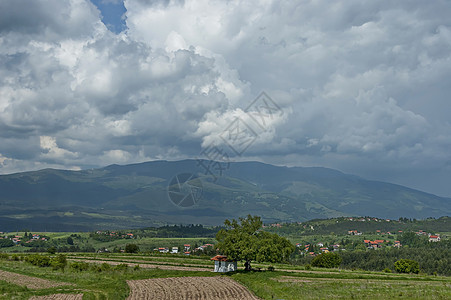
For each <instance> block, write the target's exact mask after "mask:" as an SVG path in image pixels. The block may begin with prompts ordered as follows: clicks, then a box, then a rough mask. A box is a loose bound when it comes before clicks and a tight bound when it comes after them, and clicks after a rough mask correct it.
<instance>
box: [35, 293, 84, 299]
mask: <svg viewBox="0 0 451 300" xmlns="http://www.w3.org/2000/svg"><path fill="white" fill-rule="evenodd" d="M82 299H83V294H54V295H48V296H34V297H31V298H30V299H29V300H82Z"/></svg>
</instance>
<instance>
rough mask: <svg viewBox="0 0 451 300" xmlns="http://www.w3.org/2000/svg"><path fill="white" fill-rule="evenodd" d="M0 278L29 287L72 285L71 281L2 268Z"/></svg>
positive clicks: (41, 287)
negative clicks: (24, 273) (39, 276)
mask: <svg viewBox="0 0 451 300" xmlns="http://www.w3.org/2000/svg"><path fill="white" fill-rule="evenodd" d="M0 280H4V281H6V282H9V283H12V284H17V285H21V286H26V287H27V288H29V289H46V288H51V287H57V286H62V285H72V284H71V283H66V282H56V281H51V280H47V279H42V278H38V277H32V276H27V275H22V274H17V273H13V272H8V271H2V270H0Z"/></svg>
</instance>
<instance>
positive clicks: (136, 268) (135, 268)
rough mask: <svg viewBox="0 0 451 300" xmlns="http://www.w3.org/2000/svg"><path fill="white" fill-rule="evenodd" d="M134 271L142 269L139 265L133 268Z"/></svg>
mask: <svg viewBox="0 0 451 300" xmlns="http://www.w3.org/2000/svg"><path fill="white" fill-rule="evenodd" d="M133 270H134V271H139V270H141V267H140V266H139V265H136V266H135V267H134V268H133Z"/></svg>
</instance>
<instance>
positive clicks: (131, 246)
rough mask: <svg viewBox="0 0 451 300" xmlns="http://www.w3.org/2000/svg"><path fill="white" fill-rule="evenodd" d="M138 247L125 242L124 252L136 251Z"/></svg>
mask: <svg viewBox="0 0 451 300" xmlns="http://www.w3.org/2000/svg"><path fill="white" fill-rule="evenodd" d="M138 251H139V247H138V245H136V244H127V245H126V246H125V252H126V253H138Z"/></svg>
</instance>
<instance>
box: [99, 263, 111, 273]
mask: <svg viewBox="0 0 451 300" xmlns="http://www.w3.org/2000/svg"><path fill="white" fill-rule="evenodd" d="M100 269H101V270H102V271H109V270H111V265H110V264H107V263H102V264H101V265H100Z"/></svg>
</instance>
